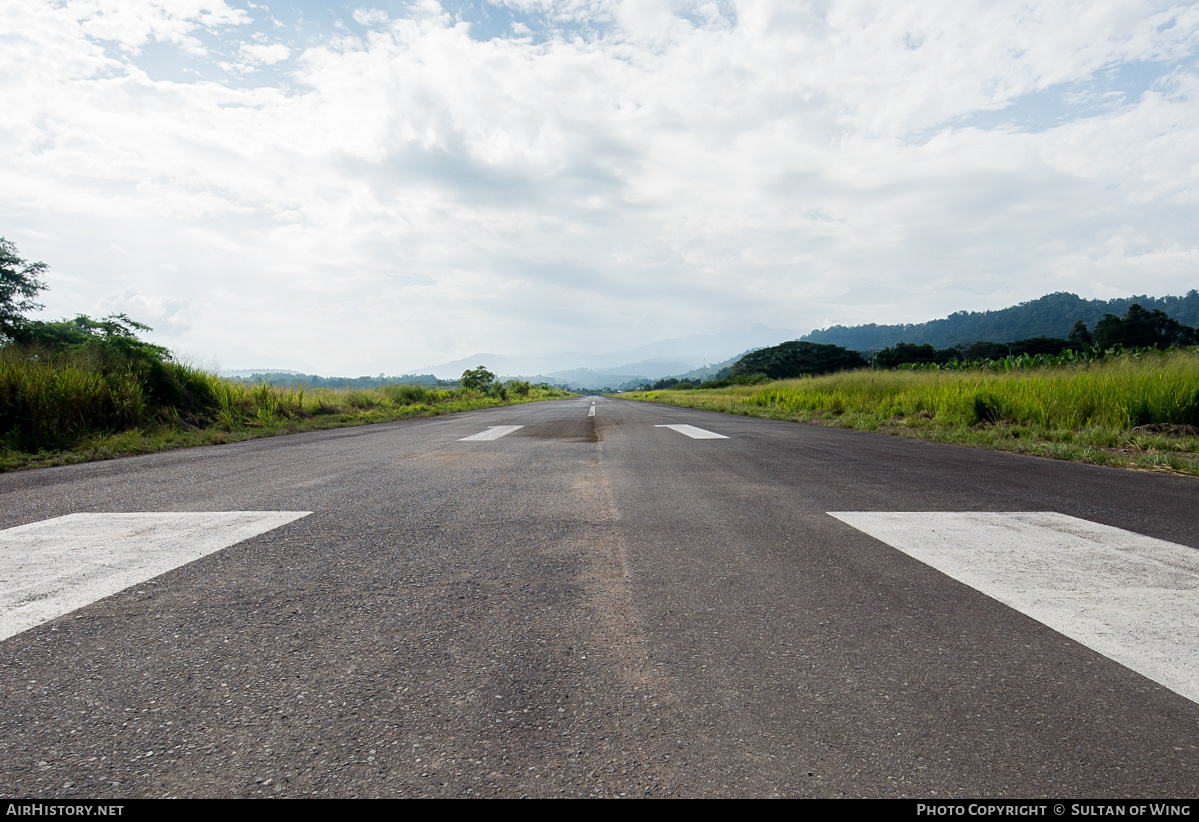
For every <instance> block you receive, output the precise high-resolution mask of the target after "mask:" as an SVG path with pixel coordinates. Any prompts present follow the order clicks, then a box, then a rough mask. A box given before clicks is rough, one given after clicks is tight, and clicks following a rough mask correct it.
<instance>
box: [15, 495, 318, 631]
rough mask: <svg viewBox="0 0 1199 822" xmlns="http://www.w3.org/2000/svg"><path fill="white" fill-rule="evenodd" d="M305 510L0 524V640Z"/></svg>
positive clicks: (302, 514) (99, 516) (303, 513)
mask: <svg viewBox="0 0 1199 822" xmlns="http://www.w3.org/2000/svg"><path fill="white" fill-rule="evenodd" d="M309 513H311V512H309V511H234V512H227V513H174V512H172V513H139V514H68V515H67V516H64V517H55V518H54V519H48V520H43V521H42V522H34V523H31V524H29V525H21V526H19V527H17V528H9V529H7V530H4V531H0V640H3V639H8V638H9V637H10V636H13V635H14V634H19V633H21V632H22V631H26V630H29V629H30V628H33V627H34V626H36V625H41V624H42V623H43V622H49V621H50V620H52V619H54V618H55V617H60V616H62V615H63V614H66V613H70V612H71V611H74V610H75V609H76V608H82V607H83V606H84V605H88V604H90V603H92V602H95V601H96V600H98V599H102V598H104V597H106V596H110V595H112V594H115V593H117V592H118V591H121V590H124V589H125V588H128V587H129V586H131V585H137V584H138V583H140V582H145V581H146V580H148V579H151V578H153V577H156V576H158V575H159V574H164V573H166V572H167V571H169V570H171V569H172V568H178V567H179V566H180V565H186V564H187V563H189V562H192V561H193V560H197V559H199V558H200V557H203V556H207V555H208V554H211V553H213V552H214V551H219V550H221V549H222V548H228V547H229V546H230V545H233V544H235V543H238V542H241V541H242V540H246V539H249V538H250V537H254V536H257V535H258V534H262V533H265V532H266V531H270V530H273V529H275V528H278V527H279V526H281V525H286V524H287V523H289V522H292V521H294V520H297V519H299V518H300V517H306V516H308V514H309Z"/></svg>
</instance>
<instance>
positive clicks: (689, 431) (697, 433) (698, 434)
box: [654, 425, 728, 440]
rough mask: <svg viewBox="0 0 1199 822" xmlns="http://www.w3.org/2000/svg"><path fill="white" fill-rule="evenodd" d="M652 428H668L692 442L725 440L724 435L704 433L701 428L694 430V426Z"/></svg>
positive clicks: (658, 426)
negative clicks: (685, 436) (689, 438)
mask: <svg viewBox="0 0 1199 822" xmlns="http://www.w3.org/2000/svg"><path fill="white" fill-rule="evenodd" d="M654 428H669V429H671V430H672V431H678V432H679V433H680V434H686V435H687V436H688V437H691V439H693V440H727V439H728V437H726V436H725V435H724V434H716V433H713V432H712V431H705V430H704V429H702V428H696V427H695V426H694V425H655V426H654Z"/></svg>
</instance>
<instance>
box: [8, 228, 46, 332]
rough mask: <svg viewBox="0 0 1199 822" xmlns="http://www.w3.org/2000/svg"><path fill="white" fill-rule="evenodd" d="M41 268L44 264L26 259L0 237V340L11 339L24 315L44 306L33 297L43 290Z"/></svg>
mask: <svg viewBox="0 0 1199 822" xmlns="http://www.w3.org/2000/svg"><path fill="white" fill-rule="evenodd" d="M45 270H46V264H45V263H30V262H26V261H25V260H23V259H21V257H20V256H19V255H18V254H17V247H16V246H15V245H13V244H12V243H10V242H9V241H8V240H6V239H4V238H3V237H0V340H6V339H7V340H11V339H14V338H15V337H16V336H17V335H18V333H19V332H20V330H21V328H22V327H23V326H24V325H25V323H26V320H25V315H26V314H27V313H29V312H30V311H37V310H38V309H40V308H44V307H45V306H43V305H42V304H41V303H39V302H35V300H34V298H35V297H37V295H38V293H39V292H41V291H45V290H46V283H45V282H43V281H42V279H41V275H42V273H43V272H44V271H45Z"/></svg>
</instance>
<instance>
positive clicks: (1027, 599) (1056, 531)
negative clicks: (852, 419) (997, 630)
mask: <svg viewBox="0 0 1199 822" xmlns="http://www.w3.org/2000/svg"><path fill="white" fill-rule="evenodd" d="M829 513H830V514H831V515H832V516H834V517H836V518H837V519H839V520H841V521H842V522H845V523H847V524H849V525H852V526H853V527H854V528H857V529H858V530H860V531H864V532H866V533H867V534H869V535H870V536H872V537H874V538H875V539H878V540H881V541H883V542H885V543H887V544H888V545H890V546H892V547H894V548H898V549H899V550H900V551H903V552H904V553H905V554H907V555H909V556H911V557H914V558H916V559H918V560H920V561H921V562H923V563H925V564H927V565H931V566H932V567H933V568H936V569H937V570H938V571H940V572H942V573H944V574H947V575H949V576H951V577H953V578H954V579H956V580H958V581H959V582H963V583H965V584H966V585H969V586H970V587H971V588H974V589H976V590H978V591H981V592H982V593H984V594H986V595H987V596H989V597H992V598H994V599H997V600H999V601H1000V602H1002V603H1004V604H1005V605H1009V606H1011V607H1012V608H1015V609H1016V610H1018V611H1021V612H1022V613H1025V614H1027V615H1028V616H1030V617H1032V618H1033V619H1035V620H1037V621H1038V622H1041V623H1044V624H1045V625H1048V626H1049V627H1050V628H1052V629H1054V630H1055V631H1058V632H1059V633H1062V634H1065V635H1066V636H1068V637H1070V638H1071V639H1073V640H1075V641H1076V642H1080V643H1082V644H1083V645H1086V646H1087V647H1088V648H1091V649H1092V650H1095V651H1098V652H1099V653H1101V654H1103V655H1105V656H1107V657H1109V658H1111V659H1114V660H1115V661H1116V662H1119V663H1120V664H1122V665H1125V666H1127V667H1129V668H1131V669H1132V670H1134V671H1136V672H1137V673H1139V674H1142V675H1143V676H1146V677H1148V678H1149V679H1152V680H1153V681H1155V682H1158V683H1160V684H1162V685H1165V686H1166V687H1167V688H1169V689H1170V690H1172V691H1175V692H1176V693H1179V694H1182V695H1183V696H1185V697H1186V698H1187V699H1190V700H1192V701H1194V702H1199V551H1196V550H1195V549H1194V548H1187V547H1185V546H1183V545H1176V544H1174V543H1172V542H1166V541H1164V540H1160V539H1153V538H1152V537H1146V536H1142V535H1140V534H1134V533H1132V532H1130V531H1124V530H1122V529H1120V528H1112V527H1111V526H1108V525H1098V524H1096V523H1094V522H1088V521H1087V520H1084V519H1076V518H1075V517H1068V516H1066V515H1065V514H1056V513H1052V512H1034V513H1006V514H999V513H946V512H928V511H923V512H919V513H879V512H859V511H852V512H832V511H830V512H829Z"/></svg>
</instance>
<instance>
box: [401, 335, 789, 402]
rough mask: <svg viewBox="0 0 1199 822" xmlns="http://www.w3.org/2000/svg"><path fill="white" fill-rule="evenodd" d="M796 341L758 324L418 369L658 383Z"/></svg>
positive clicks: (452, 375) (452, 374)
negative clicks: (603, 349) (622, 345)
mask: <svg viewBox="0 0 1199 822" xmlns="http://www.w3.org/2000/svg"><path fill="white" fill-rule="evenodd" d="M796 336H797V333H796V332H795V331H788V330H786V329H779V328H767V327H766V326H764V325H762V324H760V323H755V324H754V325H752V326H750V327H749V328H746V329H742V330H738V331H725V332H722V333H719V334H692V335H690V336H687V337H678V338H676V339H670V340H661V341H659V342H655V343H650V344H648V345H643V346H639V347H638V348H632V349H628V350H625V351H614V352H608V353H595V352H590V353H586V354H584V353H579V352H561V353H555V354H530V355H524V356H519V355H518V356H512V355H505V354H485V353H484V354H473V355H471V356H469V357H463V358H462V359H460V360H454V361H453V362H447V363H441V364H439V365H430V366H427V367H425V368H421V369H418V370H420V371H422V372H429V373H432V374H436V375H437V376H438V377H442V378H444V379H456V378H457V377H460V376H462V372H463V371H466V370H467V369H469V368H475V367H476V366H479V365H482V366H484V367H486V368H487V370H489V371H494V372H495V373H496V374H498V375H499V376H501V377H505V378H507V377H521V378H522V379H529V378H534V377H536V378H538V381H539V382H540V381H541V378H547V379H546V381H548V382H551V383H552V382H564V381H565V375H568V374H575V373H581V372H582V371H587V372H603V373H604V374H608V375H613V376H620V377H621V379H620V380H619V381H618V382H625V381H627V380H629V379H631V378H632V377H645V378H647V379H648V378H651V377H652V378H653V379H661V378H662V377H667V376H671V375H674V374H679V373H681V372H684V371H690V370H692V369H696V368H701V367H702V366H703V365H704V364H705V363H707V364H710V363H713V362H719V361H722V360H727V359H728V358H729V357H734V356H737V355H738V354H741V353H744V352H745V351H747V350H749V349H751V348H763V347H765V346H768V345H776V344H778V343H780V342H784V341H786V340H793V339H795V338H796ZM555 374H557V375H562V376H563V378H564V379H562V380H555V379H553V376H554V375H555ZM604 385H613V383H612V382H599V383H594V384H593V387H603V386H604Z"/></svg>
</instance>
